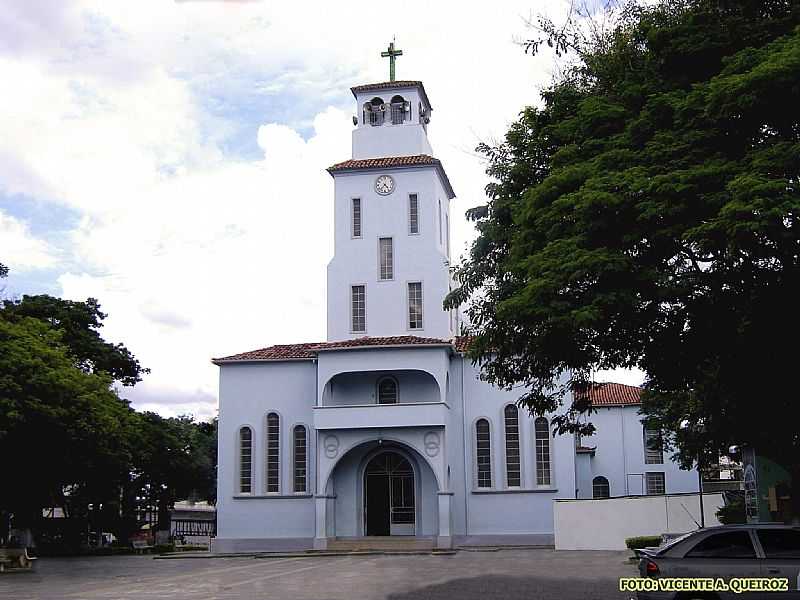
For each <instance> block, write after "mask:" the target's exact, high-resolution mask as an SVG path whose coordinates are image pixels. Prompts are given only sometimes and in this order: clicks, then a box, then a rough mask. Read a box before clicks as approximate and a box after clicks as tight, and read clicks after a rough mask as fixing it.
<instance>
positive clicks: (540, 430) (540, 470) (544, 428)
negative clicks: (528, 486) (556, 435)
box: [533, 417, 551, 485]
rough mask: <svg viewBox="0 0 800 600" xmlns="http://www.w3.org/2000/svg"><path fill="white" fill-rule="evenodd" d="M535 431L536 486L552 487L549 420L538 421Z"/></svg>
mask: <svg viewBox="0 0 800 600" xmlns="http://www.w3.org/2000/svg"><path fill="white" fill-rule="evenodd" d="M533 430H534V434H535V437H536V485H550V482H551V477H550V427H549V426H548V424H547V419H545V418H544V417H539V418H538V419H536V420H535V421H534V422H533Z"/></svg>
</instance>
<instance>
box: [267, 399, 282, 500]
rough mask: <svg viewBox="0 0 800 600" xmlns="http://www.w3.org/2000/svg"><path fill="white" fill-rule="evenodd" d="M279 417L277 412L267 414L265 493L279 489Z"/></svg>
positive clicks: (275, 492) (272, 492) (274, 492)
mask: <svg viewBox="0 0 800 600" xmlns="http://www.w3.org/2000/svg"><path fill="white" fill-rule="evenodd" d="M280 449H281V419H280V417H279V416H278V415H277V413H274V412H273V413H269V414H268V415H267V493H268V494H277V493H278V492H279V491H280V489H281V486H280V465H281V463H280V460H281V456H280V454H281V450H280Z"/></svg>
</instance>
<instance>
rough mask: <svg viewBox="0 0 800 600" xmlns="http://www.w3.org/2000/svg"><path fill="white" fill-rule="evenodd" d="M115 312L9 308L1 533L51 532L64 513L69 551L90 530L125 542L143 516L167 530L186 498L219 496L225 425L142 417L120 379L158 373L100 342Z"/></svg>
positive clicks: (4, 342)
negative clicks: (53, 515)
mask: <svg viewBox="0 0 800 600" xmlns="http://www.w3.org/2000/svg"><path fill="white" fill-rule="evenodd" d="M105 317H106V315H105V314H104V313H102V312H101V310H100V305H99V303H98V302H97V301H96V300H93V299H89V300H87V301H86V302H74V301H68V300H62V299H59V298H54V297H52V296H46V295H43V296H24V297H23V298H22V299H21V300H6V301H4V302H2V303H0V456H2V457H5V458H4V467H3V479H4V485H2V486H0V538H2V537H4V533H5V532H4V529H5V528H7V526H8V518H7V517H8V515H13V521H14V523H15V525H16V526H20V527H30V528H32V529H33V530H34V532H35V533H39V532H42V533H43V532H44V531H45V530H46V529H47V528H44V529H41V531H40V528H41V527H43V526H44V524H45V522H44V520H43V519H42V510H43V509H50V508H54V507H58V508H61V509H63V511H64V514H65V515H66V516H67V517H68V520H69V522H70V523H72V525H73V526H72V527H71V528H70V530H71V532H72V534H73V535H74V538H73V539H71V540H66V539H64V538H63V536H62V538H60V539H61V542H60V544H61V545H62V549H63V545H66V546H68V547H69V546H72V547H73V548H77V547H79V546H81V545H84V544H85V543H86V537H85V533H86V531H87V526H88V527H94V528H102V529H100V530H104V531H112V532H114V533H116V534H117V536H118V537H120V538H122V539H124V538H125V537H127V535H128V534H129V533H131V532H132V531H134V530H136V529H137V528H138V526H139V525H140V523H137V517H138V516H139V515H141V514H143V511H148V512H153V513H157V515H158V520H159V525H160V526H161V527H165V526H166V519H167V516H168V510H169V508H171V507H172V505H173V504H174V502H175V501H176V500H178V499H181V498H188V497H192V498H195V499H204V500H209V501H211V502H213V501H214V500H215V498H216V490H215V486H216V439H217V433H216V432H217V427H216V420H214V421H212V422H207V423H205V422H201V423H198V422H195V421H194V419H193V418H192V417H190V416H183V417H178V418H166V417H162V416H160V415H158V414H155V413H139V412H136V411H134V410H133V409H132V408H131V407H130V406H129V403H128V401H127V400H124V399H122V398H121V397H120V396H119V392H118V389H117V388H116V387H115V384H116V383H122V384H123V385H129V386H130V385H134V384H135V383H136V382H138V381H139V380H140V379H141V377H142V375H143V374H145V373H147V372H148V370H147V369H145V368H143V367H142V366H141V365H140V363H139V361H138V360H137V359H136V358H135V357H134V356H133V354H132V353H131V352H130V351H129V350H128V349H127V348H126V347H125V346H124V345H122V344H112V343H109V342H106V341H105V340H103V339H102V337H101V336H100V333H99V329H100V328H101V327H102V321H103V320H104V319H105ZM81 523H83V524H82V525H81ZM62 533H63V532H62ZM45 545H46V544H45Z"/></svg>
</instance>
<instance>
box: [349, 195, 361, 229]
mask: <svg viewBox="0 0 800 600" xmlns="http://www.w3.org/2000/svg"><path fill="white" fill-rule="evenodd" d="M351 214H352V217H353V220H352V226H351V230H350V234H351V235H352V236H353V237H354V238H360V237H361V198H353V206H352V210H351Z"/></svg>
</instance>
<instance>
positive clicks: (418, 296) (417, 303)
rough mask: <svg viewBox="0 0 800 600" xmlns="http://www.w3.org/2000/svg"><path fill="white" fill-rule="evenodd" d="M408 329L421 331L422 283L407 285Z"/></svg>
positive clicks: (415, 282)
mask: <svg viewBox="0 0 800 600" xmlns="http://www.w3.org/2000/svg"><path fill="white" fill-rule="evenodd" d="M408 328H409V329H422V282H420V281H414V282H411V283H409V284H408Z"/></svg>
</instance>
